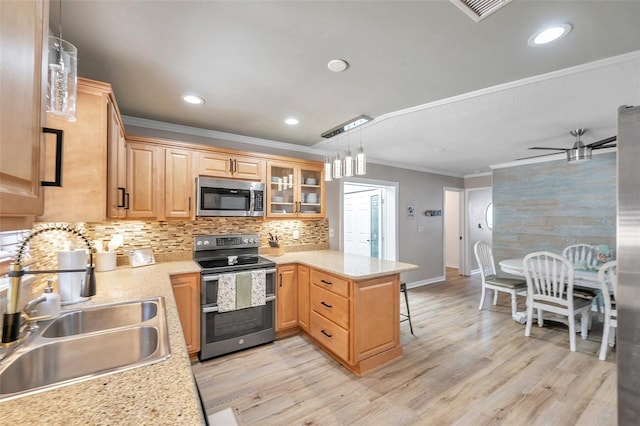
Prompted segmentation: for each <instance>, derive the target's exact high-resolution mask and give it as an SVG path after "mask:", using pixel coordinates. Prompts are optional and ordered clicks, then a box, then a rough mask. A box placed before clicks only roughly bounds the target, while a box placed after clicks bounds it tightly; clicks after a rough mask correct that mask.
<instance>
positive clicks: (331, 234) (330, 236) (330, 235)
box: [329, 228, 335, 238]
mask: <svg viewBox="0 0 640 426" xmlns="http://www.w3.org/2000/svg"><path fill="white" fill-rule="evenodd" d="M334 235H335V232H334V230H333V228H329V238H333V236H334Z"/></svg>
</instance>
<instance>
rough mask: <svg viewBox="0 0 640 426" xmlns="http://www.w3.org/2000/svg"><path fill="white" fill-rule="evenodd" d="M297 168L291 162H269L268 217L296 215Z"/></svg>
mask: <svg viewBox="0 0 640 426" xmlns="http://www.w3.org/2000/svg"><path fill="white" fill-rule="evenodd" d="M297 173H298V170H297V168H296V167H295V166H294V165H293V164H290V163H278V162H272V161H270V162H269V163H268V164H267V180H268V182H267V217H273V218H275V217H296V216H297V211H298V198H297V194H298V190H297V189H298V188H297V186H296V183H297V180H298V179H297Z"/></svg>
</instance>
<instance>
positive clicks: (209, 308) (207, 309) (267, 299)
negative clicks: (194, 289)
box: [202, 296, 276, 314]
mask: <svg viewBox="0 0 640 426" xmlns="http://www.w3.org/2000/svg"><path fill="white" fill-rule="evenodd" d="M274 300H276V296H267V297H265V298H264V302H265V303H269V302H273V301H274ZM258 306H260V305H258ZM252 307H253V308H255V307H256V306H252ZM211 312H218V306H205V307H203V308H202V313H203V314H210V313H211ZM230 312H233V311H230Z"/></svg>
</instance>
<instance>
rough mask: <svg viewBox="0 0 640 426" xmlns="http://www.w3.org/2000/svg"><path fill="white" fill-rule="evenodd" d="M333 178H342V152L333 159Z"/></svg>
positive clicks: (337, 153)
mask: <svg viewBox="0 0 640 426" xmlns="http://www.w3.org/2000/svg"><path fill="white" fill-rule="evenodd" d="M333 177H334V178H335V179H341V178H342V158H341V156H340V152H336V156H335V157H333Z"/></svg>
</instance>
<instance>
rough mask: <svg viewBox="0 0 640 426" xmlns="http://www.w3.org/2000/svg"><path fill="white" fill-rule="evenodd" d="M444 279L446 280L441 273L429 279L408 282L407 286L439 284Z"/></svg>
mask: <svg viewBox="0 0 640 426" xmlns="http://www.w3.org/2000/svg"><path fill="white" fill-rule="evenodd" d="M443 281H444V276H442V275H441V276H439V277H435V278H429V279H427V280H420V281H413V282H410V283H407V288H415V287H422V286H423V285H429V284H437V283H441V282H443Z"/></svg>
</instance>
